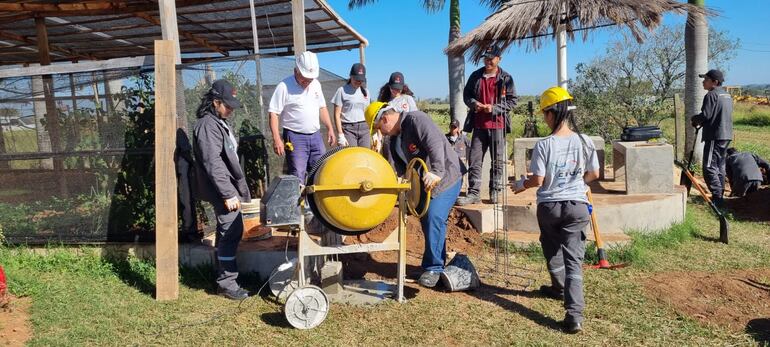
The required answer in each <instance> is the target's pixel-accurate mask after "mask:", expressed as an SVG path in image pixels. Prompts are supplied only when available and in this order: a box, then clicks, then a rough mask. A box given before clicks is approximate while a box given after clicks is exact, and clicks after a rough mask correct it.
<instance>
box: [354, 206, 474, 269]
mask: <svg viewBox="0 0 770 347" xmlns="http://www.w3.org/2000/svg"><path fill="white" fill-rule="evenodd" d="M406 224H407V226H406V230H407V235H406V245H407V256H406V258H407V277H416V276H419V274H420V273H421V272H422V271H421V269H420V264H421V261H422V253H423V252H424V251H425V235H424V234H423V232H422V226H421V225H420V220H419V219H417V218H416V217H413V216H409V217H407V220H406ZM397 228H398V209H396V210H394V211H393V213H391V215H390V217H388V219H387V220H386V221H385V222H384V223H382V224H380V225H379V226H378V227H377V228H375V229H373V230H372V231H370V232H368V233H366V234H363V235H360V236H358V237H346V238H345V243H346V244H359V243H372V242H382V241H384V240H385V238H387V237H388V235H390V233H391V232H392V231H393V230H395V229H397ZM483 243H484V241H483V239H482V238H481V234H479V232H478V230H476V229H475V228H474V227H473V226H472V225H471V223H470V221H469V220H468V218H467V217H466V216H465V214H463V213H462V212H460V211H457V210H454V209H453V210H452V211H451V212H450V213H449V219H448V222H447V242H446V250H447V252H457V253H465V254H469V255H478V254H480V253H481V252H482V250H483V248H484V244H483ZM340 260H342V262H343V268H344V269H345V270H344V274H345V278H347V279H360V278H367V279H382V278H395V277H396V261H397V260H398V253H397V252H395V251H393V252H375V253H359V254H349V255H345V256H341V257H340Z"/></svg>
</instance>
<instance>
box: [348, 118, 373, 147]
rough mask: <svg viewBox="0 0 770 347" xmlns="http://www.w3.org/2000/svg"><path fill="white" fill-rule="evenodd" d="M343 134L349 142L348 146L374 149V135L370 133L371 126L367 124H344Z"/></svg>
mask: <svg viewBox="0 0 770 347" xmlns="http://www.w3.org/2000/svg"><path fill="white" fill-rule="evenodd" d="M342 133H343V134H345V139H346V140H348V146H351V147H356V146H358V147H364V148H371V147H372V135H371V134H370V133H369V126H368V125H366V122H357V123H342Z"/></svg>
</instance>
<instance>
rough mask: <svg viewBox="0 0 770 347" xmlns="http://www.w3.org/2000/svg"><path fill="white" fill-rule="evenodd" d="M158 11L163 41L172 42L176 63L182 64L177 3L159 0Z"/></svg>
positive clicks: (172, 0) (171, 0)
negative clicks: (177, 22)
mask: <svg viewBox="0 0 770 347" xmlns="http://www.w3.org/2000/svg"><path fill="white" fill-rule="evenodd" d="M158 10H159V14H160V31H161V34H162V35H163V40H170V41H172V42H173V44H174V56H175V59H174V62H175V63H176V64H181V63H182V54H181V49H180V48H179V29H178V28H177V24H176V3H175V2H174V0H159V1H158Z"/></svg>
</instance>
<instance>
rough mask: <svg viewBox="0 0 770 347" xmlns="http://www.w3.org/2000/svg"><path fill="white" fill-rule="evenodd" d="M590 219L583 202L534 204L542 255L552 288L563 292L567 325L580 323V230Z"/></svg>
mask: <svg viewBox="0 0 770 347" xmlns="http://www.w3.org/2000/svg"><path fill="white" fill-rule="evenodd" d="M590 219H591V217H590V215H589V214H588V205H587V204H586V203H583V202H579V201H557V202H544V203H540V204H538V205H537V223H538V224H539V226H540V243H541V244H542V246H543V255H544V256H545V259H546V261H547V263H548V272H549V274H550V275H551V284H552V286H553V287H554V289H556V290H564V309H565V310H566V311H567V313H566V316H565V320H566V321H568V322H576V323H580V322H582V321H583V309H584V308H585V300H584V298H583V258H584V257H585V251H586V249H585V239H586V236H585V232H584V230H585V227H586V225H588V222H589V221H590Z"/></svg>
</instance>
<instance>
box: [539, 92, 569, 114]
mask: <svg viewBox="0 0 770 347" xmlns="http://www.w3.org/2000/svg"><path fill="white" fill-rule="evenodd" d="M564 100H572V95H570V94H569V92H568V91H567V90H566V89H564V88H562V87H551V88H548V89H546V91H544V92H543V95H540V111H545V110H546V109H548V108H549V107H551V106H553V105H556V104H558V103H560V102H562V101H564Z"/></svg>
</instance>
